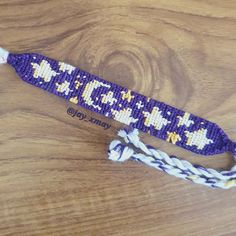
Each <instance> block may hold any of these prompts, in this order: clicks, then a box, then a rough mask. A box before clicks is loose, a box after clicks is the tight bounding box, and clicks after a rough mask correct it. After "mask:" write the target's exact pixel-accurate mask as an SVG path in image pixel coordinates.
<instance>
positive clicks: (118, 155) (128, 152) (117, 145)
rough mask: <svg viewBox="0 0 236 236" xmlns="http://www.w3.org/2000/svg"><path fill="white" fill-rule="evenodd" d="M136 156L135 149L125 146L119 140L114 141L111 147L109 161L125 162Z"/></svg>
mask: <svg viewBox="0 0 236 236" xmlns="http://www.w3.org/2000/svg"><path fill="white" fill-rule="evenodd" d="M133 154H134V151H133V149H131V148H129V147H127V146H125V145H124V144H122V143H121V142H120V141H119V140H114V141H112V142H111V143H110V145H109V150H108V155H109V157H108V158H109V160H112V161H116V162H124V161H126V160H128V159H129V158H130V157H132V155H133Z"/></svg>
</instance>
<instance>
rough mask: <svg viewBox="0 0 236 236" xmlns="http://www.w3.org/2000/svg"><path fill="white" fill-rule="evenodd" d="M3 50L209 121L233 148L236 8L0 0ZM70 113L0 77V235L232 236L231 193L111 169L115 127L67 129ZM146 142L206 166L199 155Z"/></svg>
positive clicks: (133, 168)
mask: <svg viewBox="0 0 236 236" xmlns="http://www.w3.org/2000/svg"><path fill="white" fill-rule="evenodd" d="M0 44H1V46H2V47H4V48H7V49H8V50H10V51H12V52H38V53H42V54H45V55H47V56H49V57H52V58H55V59H60V60H64V61H66V62H68V63H71V64H73V65H76V66H79V67H81V68H83V69H85V70H87V71H89V72H91V73H94V74H96V75H99V76H101V77H103V78H104V79H106V80H109V81H114V82H116V83H118V84H120V85H123V86H126V87H128V88H130V89H132V90H136V91H138V92H140V93H142V94H145V95H147V96H150V97H153V98H156V99H159V100H161V101H164V102H166V103H169V104H170V105H174V106H176V107H178V108H182V109H185V110H187V111H189V112H192V113H194V114H197V115H199V116H202V117H204V118H207V119H210V120H211V121H213V122H217V123H218V124H219V125H220V126H221V127H222V128H223V129H224V130H225V131H226V132H227V134H228V135H229V136H230V137H231V138H232V139H234V140H236V103H235V102H236V2H235V1H234V0H225V1H221V0H214V1H213V0H205V1H195V0H175V1H171V0H159V1H158V0H148V1H147V0H137V1H132V0H112V1H105V0H99V1H98V0H97V1H95V0H90V1H85V0H73V1H72V0H70V1H66V0H48V1H46V0H38V1H33V0H11V1H8V0H0ZM70 106H72V107H74V106H73V105H71V104H69V103H67V102H66V101H64V100H62V99H59V98H57V97H55V96H53V95H50V94H48V93H46V92H44V91H40V90H38V89H37V88H34V87H32V86H30V85H28V84H25V83H23V82H22V81H21V80H20V79H19V78H18V77H17V76H16V74H15V73H14V71H13V70H12V69H11V68H10V67H9V66H7V65H6V66H5V65H4V66H1V67H0V215H1V217H0V235H24V236H32V235H67V236H68V235H80V236H83V235H86V236H90V235H91V236H93V235H94V236H95V235H96V236H103V235H104V236H108V235H109V236H110V235H115V236H118V235H119V236H123V235H124V236H131V235H135V236H143V235H145V236H146V235H148V236H154V235H155V236H156V235H161V236H166V235H176V236H178V235H190V236H193V235H196V236H201V235H204V236H205V235H214V236H218V235H220V236H223V235H225V236H226V235H227V236H230V235H235V234H236V226H235V217H236V204H235V202H236V191H235V189H232V190H229V191H222V190H212V189H208V188H206V187H202V186H199V185H194V184H192V183H189V182H186V181H183V180H179V179H176V178H174V177H171V176H168V175H166V174H164V173H161V172H158V171H156V170H153V169H151V168H148V167H146V166H142V165H139V164H137V163H133V162H132V161H128V162H126V163H124V164H116V163H112V162H110V161H108V160H107V146H108V144H109V142H110V141H111V140H113V139H114V138H116V132H117V129H118V128H121V127H123V126H122V125H120V124H119V123H117V122H114V121H110V120H107V119H105V118H103V117H101V116H98V115H95V114H92V113H91V112H88V111H85V110H84V109H80V110H81V112H83V113H84V114H86V115H88V116H92V117H95V118H97V119H100V120H102V121H105V122H107V123H108V124H111V125H112V127H111V128H110V129H108V130H106V131H104V130H103V129H102V128H101V127H99V126H97V125H91V124H89V123H86V122H82V121H79V120H78V119H73V118H72V117H70V116H68V115H67V113H66V111H67V109H68V108H69V107H70ZM142 137H143V139H144V140H145V142H147V143H150V144H152V145H154V146H155V147H160V148H161V149H162V150H165V151H167V152H168V153H170V154H173V153H175V154H177V155H178V156H181V157H183V158H184V159H187V160H190V161H192V162H195V163H201V164H203V165H205V166H208V167H215V168H216V167H218V168H219V167H222V168H229V167H230V166H231V165H232V164H233V162H232V157H231V156H230V155H227V154H225V155H218V156H214V157H212V158H203V157H202V156H197V155H194V154H192V153H189V152H187V151H184V150H182V149H180V148H177V147H175V146H174V145H171V144H167V143H165V142H163V141H160V140H157V139H155V138H152V137H150V136H148V135H144V134H143V135H142Z"/></svg>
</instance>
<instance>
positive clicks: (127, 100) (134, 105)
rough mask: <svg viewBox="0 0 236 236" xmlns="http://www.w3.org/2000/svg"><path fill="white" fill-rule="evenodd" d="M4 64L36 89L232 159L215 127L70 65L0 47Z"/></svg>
mask: <svg viewBox="0 0 236 236" xmlns="http://www.w3.org/2000/svg"><path fill="white" fill-rule="evenodd" d="M4 63H8V64H9V65H11V66H12V67H13V68H14V69H15V71H16V72H17V74H18V75H19V76H20V78H21V79H22V80H24V81H26V82H28V83H30V84H32V85H34V86H36V87H39V88H41V89H44V90H46V91H48V92H50V93H53V94H55V95H57V96H60V97H63V98H65V99H67V100H69V101H70V102H72V103H74V104H78V105H80V106H82V107H84V108H86V109H89V110H91V111H94V112H97V113H99V114H101V115H104V116H106V117H109V118H112V119H115V120H117V121H119V122H121V123H123V124H126V125H128V126H130V127H131V128H136V129H138V130H141V131H143V132H145V133H148V134H150V135H153V136H155V137H157V138H160V139H163V140H166V141H168V142H170V143H173V144H176V145H178V146H180V147H182V148H185V149H187V150H189V151H192V152H194V153H198V154H201V155H205V156H206V155H214V154H218V153H223V152H231V153H233V155H234V156H235V155H236V143H235V142H232V141H231V140H230V139H229V138H228V136H227V135H226V134H225V132H224V131H223V130H222V129H221V128H220V127H219V126H218V125H216V124H215V123H212V122H210V121H208V120H205V119H203V118H200V117H198V116H195V115H193V114H190V113H188V112H185V111H183V110H180V109H177V108H175V107H172V106H170V105H167V104H165V103H163V102H160V101H156V100H154V99H152V98H149V97H146V96H144V95H141V94H139V93H137V92H134V91H131V90H129V89H127V88H125V87H122V86H120V85H117V84H115V83H112V82H108V81H105V80H103V79H101V78H99V77H97V76H95V75H92V74H89V73H88V72H85V71H83V70H81V69H79V68H76V67H74V66H72V65H69V64H66V63H64V62H58V61H56V60H53V59H50V58H48V57H45V56H43V55H39V54H36V53H24V54H13V53H9V52H7V51H6V50H4V49H2V48H0V64H4Z"/></svg>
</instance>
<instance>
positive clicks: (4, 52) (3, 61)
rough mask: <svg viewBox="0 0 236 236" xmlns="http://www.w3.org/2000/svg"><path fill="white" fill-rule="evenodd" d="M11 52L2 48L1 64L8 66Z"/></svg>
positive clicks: (0, 52) (0, 50)
mask: <svg viewBox="0 0 236 236" xmlns="http://www.w3.org/2000/svg"><path fill="white" fill-rule="evenodd" d="M8 56H9V52H8V51H7V50H5V49H3V48H1V47H0V64H6V63H7V58H8Z"/></svg>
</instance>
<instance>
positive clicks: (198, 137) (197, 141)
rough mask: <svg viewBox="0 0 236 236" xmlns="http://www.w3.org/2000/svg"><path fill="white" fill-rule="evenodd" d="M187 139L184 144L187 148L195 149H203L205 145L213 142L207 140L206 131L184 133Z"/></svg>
mask: <svg viewBox="0 0 236 236" xmlns="http://www.w3.org/2000/svg"><path fill="white" fill-rule="evenodd" d="M185 135H186V137H187V138H188V139H187V142H186V144H187V145H189V146H194V145H195V146H197V149H201V150H202V149H203V148H204V147H205V146H206V145H207V144H210V143H213V140H211V139H208V138H207V136H206V135H207V129H203V128H201V129H199V130H195V131H194V132H189V131H185Z"/></svg>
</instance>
